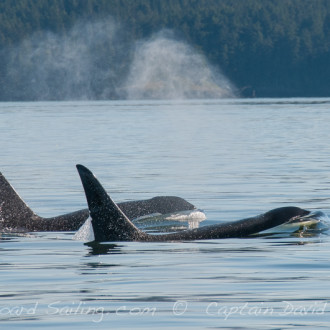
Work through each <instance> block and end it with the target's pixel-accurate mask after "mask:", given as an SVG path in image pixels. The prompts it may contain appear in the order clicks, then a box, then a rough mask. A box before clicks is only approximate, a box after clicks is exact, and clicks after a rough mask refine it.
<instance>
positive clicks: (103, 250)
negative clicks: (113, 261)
mask: <svg viewBox="0 0 330 330" xmlns="http://www.w3.org/2000/svg"><path fill="white" fill-rule="evenodd" d="M84 245H86V246H88V247H89V252H88V254H87V256H95V255H100V254H120V253H121V252H120V246H119V245H117V244H110V243H109V244H106V243H98V242H89V243H85V244H84Z"/></svg>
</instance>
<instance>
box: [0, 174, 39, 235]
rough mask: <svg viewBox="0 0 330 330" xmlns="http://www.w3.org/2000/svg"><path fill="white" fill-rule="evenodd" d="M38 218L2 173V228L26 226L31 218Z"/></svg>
mask: <svg viewBox="0 0 330 330" xmlns="http://www.w3.org/2000/svg"><path fill="white" fill-rule="evenodd" d="M38 218H39V216H38V215H36V214H35V213H34V212H33V211H32V210H31V209H30V208H29V206H28V205H27V204H26V203H25V202H24V201H23V200H22V198H21V197H20V196H19V195H18V193H17V192H16V191H15V189H14V188H13V187H12V186H11V184H10V183H9V182H8V181H7V180H6V178H5V177H4V176H3V174H2V173H0V228H2V229H6V228H26V224H27V223H29V222H30V221H31V219H32V220H33V219H38Z"/></svg>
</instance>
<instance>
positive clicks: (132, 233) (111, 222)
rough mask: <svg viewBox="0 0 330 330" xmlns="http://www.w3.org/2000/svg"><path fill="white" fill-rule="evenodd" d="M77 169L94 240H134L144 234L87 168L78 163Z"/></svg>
mask: <svg viewBox="0 0 330 330" xmlns="http://www.w3.org/2000/svg"><path fill="white" fill-rule="evenodd" d="M77 170H78V173H79V175H80V179H81V182H82V184H83V187H84V190H85V195H86V199H87V203H88V208H89V213H90V216H91V218H92V226H93V231H94V237H95V241H98V242H105V241H134V240H140V239H141V238H142V237H143V236H145V235H146V234H145V233H143V232H141V231H140V230H139V229H138V228H137V227H135V225H134V224H133V223H132V222H131V221H130V220H129V219H128V218H127V216H126V215H125V214H124V213H123V212H122V210H121V209H120V208H119V207H118V205H117V204H116V203H115V202H114V201H113V200H112V199H111V198H110V196H109V195H108V194H107V192H106V191H105V189H104V188H103V187H102V185H101V184H100V182H99V181H98V180H97V179H96V177H95V176H94V174H93V173H92V172H91V171H90V170H89V169H88V168H86V167H85V166H83V165H79V164H78V165H77Z"/></svg>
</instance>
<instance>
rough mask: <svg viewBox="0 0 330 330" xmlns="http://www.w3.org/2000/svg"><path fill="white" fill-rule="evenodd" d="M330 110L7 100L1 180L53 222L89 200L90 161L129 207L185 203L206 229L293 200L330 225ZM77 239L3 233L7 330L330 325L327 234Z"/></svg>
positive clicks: (305, 105)
mask: <svg viewBox="0 0 330 330" xmlns="http://www.w3.org/2000/svg"><path fill="white" fill-rule="evenodd" d="M329 104H330V100H329V99H288V100H285V99H281V100H278V99H274V100H222V101H218V100H212V101H184V102H171V101H166V102H162V101H153V102H151V101H139V102H137V101H130V102H119V101H118V102H62V103H56V102H54V103H2V104H0V118H1V120H0V148H1V150H2V156H1V164H2V165H1V171H2V173H3V174H4V175H5V176H6V177H7V178H8V180H9V181H10V182H11V183H12V184H13V186H14V187H15V188H16V190H17V191H18V192H19V193H20V195H21V196H22V197H23V198H24V199H25V200H26V201H27V202H28V204H29V205H30V206H31V208H32V209H33V210H34V211H35V212H37V213H38V214H40V215H42V216H53V215H57V214H61V213H65V212H70V211H74V210H78V209H80V208H85V207H86V202H85V198H84V194H83V189H82V187H81V183H80V180H79V177H78V174H77V173H76V170H75V166H74V165H75V164H76V163H82V164H84V165H86V166H88V167H89V168H90V169H91V170H93V172H94V173H95V174H96V176H97V177H98V179H99V180H100V181H101V182H102V183H103V185H104V186H105V188H106V189H107V191H109V192H110V193H111V196H112V198H113V199H114V200H115V201H125V200H134V199H145V198H150V197H152V196H155V195H177V196H180V197H183V198H185V199H187V200H188V201H190V202H191V203H193V204H194V205H196V206H197V207H198V208H201V209H202V210H203V211H204V212H205V214H206V216H207V219H206V220H204V221H202V222H201V223H200V224H199V225H200V226H202V225H209V224H214V223H217V222H221V221H231V220H236V219H240V218H244V217H248V216H251V215H256V214H259V213H262V212H264V211H267V210H269V209H272V208H275V207H279V206H286V205H295V206H299V207H303V208H306V209H310V210H312V211H315V212H316V211H319V210H320V211H323V212H324V214H325V216H326V215H328V214H329V196H330V192H329V186H330V181H329V173H330V166H329V154H330V144H329V141H330V136H329V135H330V134H329V124H328V123H329V122H330V113H329V110H328V109H329ZM141 221H142V220H141ZM172 221H173V222H172ZM325 221H327V219H326V218H325ZM169 222H170V223H171V224H175V225H180V224H179V222H178V219H171V220H169ZM163 224H164V223H163ZM141 225H144V226H147V224H146V223H145V222H143V221H142V222H141ZM153 225H155V226H156V227H157V226H158V224H157V222H156V223H155V224H153ZM185 225H187V223H185ZM73 236H74V233H33V234H30V235H27V236H24V235H10V234H3V235H2V236H1V240H0V249H1V262H0V271H1V293H0V296H1V303H0V318H1V324H2V325H3V326H4V328H6V329H18V328H21V329H23V328H24V329H26V328H31V329H35V328H50V329H58V328H65V329H96V328H97V329H109V328H110V329H132V328H137V329H154V328H156V327H157V328H159V329H167V328H171V329H203V328H227V329H237V328H245V329H246V328H250V329H256V328H257V329H274V328H280V329H289V328H290V329H291V328H292V327H297V328H302V327H304V328H313V329H323V328H327V326H328V322H329V317H330V302H329V294H328V291H327V286H328V283H329V280H330V275H329V274H330V262H329V261H330V260H329V259H330V257H329V248H330V240H329V236H328V232H327V231H321V232H320V231H316V232H313V231H311V232H309V234H308V235H305V233H303V235H295V234H293V235H291V234H287V233H286V234H284V235H283V234H281V233H280V234H278V235H275V236H272V235H267V236H265V237H263V236H261V237H255V238H250V239H225V240H208V241H197V242H182V243H166V242H163V243H134V242H130V243H120V244H118V243H113V244H99V245H85V244H84V243H83V242H81V241H77V240H73V239H72V238H73Z"/></svg>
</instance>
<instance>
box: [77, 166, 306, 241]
mask: <svg viewBox="0 0 330 330" xmlns="http://www.w3.org/2000/svg"><path fill="white" fill-rule="evenodd" d="M77 170H78V172H79V175H80V178H81V181H82V184H83V187H84V190H85V194H86V199H87V203H88V208H89V213H90V216H91V222H92V227H93V231H94V238H95V242H116V241H144V242H160V241H168V242H170V241H184V240H205V239H219V238H236V237H237V238H238V237H248V236H250V235H252V234H256V233H259V232H262V231H264V230H267V229H270V228H272V227H276V226H279V225H282V224H284V223H289V222H294V221H303V220H302V219H303V218H304V217H306V216H308V215H309V214H310V211H307V210H304V209H301V208H299V207H293V206H288V207H281V208H277V209H274V210H271V211H268V212H266V213H263V214H260V215H258V216H255V217H251V218H247V219H243V220H238V221H234V222H229V223H222V224H216V225H211V226H203V227H200V228H195V229H190V230H184V231H180V232H175V233H169V234H159V235H157V234H148V233H146V232H144V231H141V230H140V229H138V228H137V227H136V226H135V225H134V224H133V222H132V221H131V220H130V219H129V217H128V216H127V214H125V210H124V209H123V208H122V207H121V205H120V204H116V203H115V202H114V201H113V200H112V199H111V198H110V196H109V195H108V194H107V192H106V191H105V189H104V188H103V187H102V185H101V184H100V182H99V181H98V180H97V179H96V177H95V176H94V175H93V173H92V172H91V171H90V170H89V169H87V168H86V167H84V166H83V165H77Z"/></svg>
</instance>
